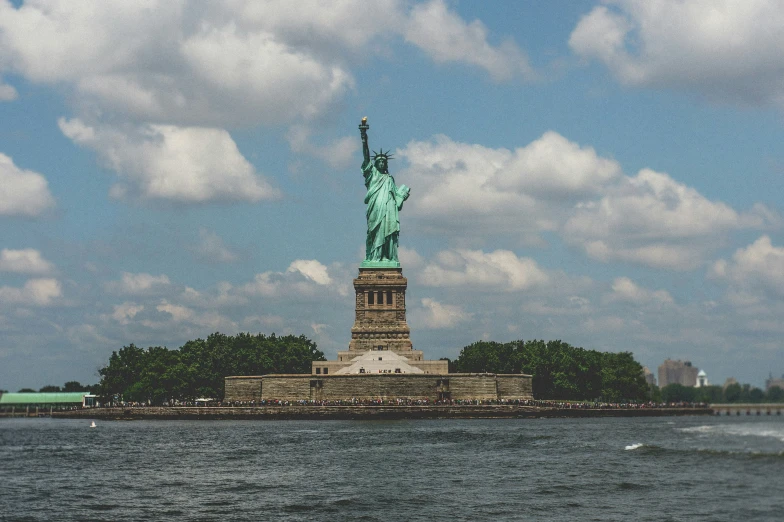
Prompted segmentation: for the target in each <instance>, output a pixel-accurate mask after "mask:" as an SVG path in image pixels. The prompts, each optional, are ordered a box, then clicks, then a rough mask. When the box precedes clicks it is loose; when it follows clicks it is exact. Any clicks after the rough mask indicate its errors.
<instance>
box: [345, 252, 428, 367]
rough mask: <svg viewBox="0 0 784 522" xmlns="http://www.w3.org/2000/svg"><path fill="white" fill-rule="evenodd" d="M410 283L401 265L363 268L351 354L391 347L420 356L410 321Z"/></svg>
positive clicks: (356, 282) (357, 284) (356, 284)
mask: <svg viewBox="0 0 784 522" xmlns="http://www.w3.org/2000/svg"><path fill="white" fill-rule="evenodd" d="M407 286H408V280H407V279H406V278H405V277H403V270H402V269H401V268H360V269H359V277H357V278H356V279H354V290H355V291H356V307H355V316H354V326H353V327H352V328H351V342H350V343H349V346H348V350H349V353H348V354H347V355H348V356H349V357H351V356H352V355H351V353H352V352H353V353H354V356H356V355H359V354H360V353H364V352H367V351H368V350H379V351H384V350H390V351H393V352H395V353H397V354H399V355H402V356H404V357H408V358H410V359H411V358H413V359H416V357H412V355H414V354H413V353H412V351H413V350H412V345H411V337H410V334H411V329H410V328H409V327H408V323H407V322H406V287H407ZM419 358H420V359H421V354H420V357H419Z"/></svg>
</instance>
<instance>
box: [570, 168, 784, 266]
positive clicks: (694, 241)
mask: <svg viewBox="0 0 784 522" xmlns="http://www.w3.org/2000/svg"><path fill="white" fill-rule="evenodd" d="M777 221H778V218H777V216H776V215H775V213H772V212H771V211H770V210H768V209H766V208H765V207H763V206H762V205H757V206H755V207H754V208H753V209H752V210H751V211H749V212H746V213H738V212H736V211H735V210H733V209H732V208H731V207H729V206H728V205H726V204H724V203H721V202H714V201H710V200H708V199H707V198H705V197H704V196H702V195H701V194H700V193H699V192H697V191H696V190H695V189H693V188H691V187H688V186H686V185H683V184H681V183H678V182H677V181H675V180H673V179H672V178H671V177H670V176H668V175H667V174H664V173H660V172H655V171H653V170H650V169H643V170H641V171H640V172H639V173H638V174H637V176H635V177H633V178H625V179H624V180H622V181H621V182H620V183H619V184H617V185H615V186H613V187H609V188H608V189H607V191H606V195H604V196H603V197H602V198H601V199H600V200H599V201H586V202H583V203H581V204H579V205H578V206H577V207H576V208H575V211H574V214H573V215H572V217H571V218H570V219H569V220H568V221H567V222H566V224H565V225H564V237H565V238H566V240H567V241H569V242H570V243H573V244H579V245H581V246H582V247H583V248H584V249H585V252H586V253H587V254H588V255H589V256H590V257H592V258H594V259H598V260H600V261H610V260H621V261H633V262H637V263H642V264H646V265H649V266H654V267H658V268H669V269H676V270H686V269H691V268H695V267H696V266H697V265H698V264H699V263H700V262H701V260H702V259H703V258H704V257H705V255H706V253H707V252H709V251H710V250H712V249H714V248H716V247H717V244H718V243H720V241H721V238H722V237H723V234H724V233H726V232H728V231H731V230H740V229H748V228H751V229H761V228H767V227H771V226H774V225H776V224H777V223H776V222H777Z"/></svg>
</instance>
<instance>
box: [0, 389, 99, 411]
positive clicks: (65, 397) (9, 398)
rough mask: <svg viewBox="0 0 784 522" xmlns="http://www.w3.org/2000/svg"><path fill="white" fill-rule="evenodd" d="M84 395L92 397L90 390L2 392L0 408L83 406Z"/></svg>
mask: <svg viewBox="0 0 784 522" xmlns="http://www.w3.org/2000/svg"><path fill="white" fill-rule="evenodd" d="M85 397H87V398H93V400H94V397H95V396H94V395H90V392H86V391H81V392H57V393H3V394H1V395H0V408H8V407H18V406H76V405H79V406H85V405H91V404H85Z"/></svg>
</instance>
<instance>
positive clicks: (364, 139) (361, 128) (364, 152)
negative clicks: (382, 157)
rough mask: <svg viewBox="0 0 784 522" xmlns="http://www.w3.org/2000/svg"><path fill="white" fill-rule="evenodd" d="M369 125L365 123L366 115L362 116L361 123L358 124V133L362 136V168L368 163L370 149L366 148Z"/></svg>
mask: <svg viewBox="0 0 784 522" xmlns="http://www.w3.org/2000/svg"><path fill="white" fill-rule="evenodd" d="M369 128H370V125H368V123H367V116H365V117H364V118H362V123H360V124H359V135H360V136H361V137H362V157H363V161H362V168H363V169H364V168H365V167H366V166H367V165H368V164H369V163H370V149H369V148H368V137H367V131H368V129H369Z"/></svg>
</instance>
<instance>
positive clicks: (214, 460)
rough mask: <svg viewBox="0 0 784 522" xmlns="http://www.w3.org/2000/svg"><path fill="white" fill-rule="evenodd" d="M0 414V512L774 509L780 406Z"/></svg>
mask: <svg viewBox="0 0 784 522" xmlns="http://www.w3.org/2000/svg"><path fill="white" fill-rule="evenodd" d="M88 425H89V421H78V420H53V419H0V520H273V519H274V520H472V521H473V520H522V519H525V520H602V521H604V520H625V521H626V520H656V521H659V520H684V521H686V520H689V521H694V520H728V521H737V520H745V521H756V520H784V418H782V417H758V418H755V417H659V418H644V419H547V420H530V419H528V420H433V421H369V422H362V421H355V422H348V421H334V422H333V421H279V422H278V421H133V422H101V421H99V422H98V427H97V428H94V429H91V428H89V427H88Z"/></svg>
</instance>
